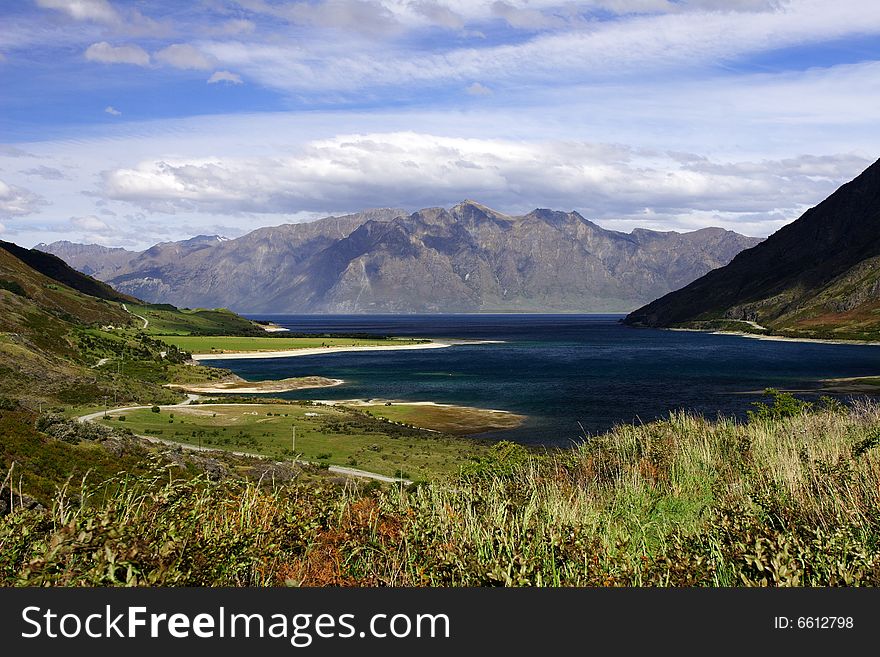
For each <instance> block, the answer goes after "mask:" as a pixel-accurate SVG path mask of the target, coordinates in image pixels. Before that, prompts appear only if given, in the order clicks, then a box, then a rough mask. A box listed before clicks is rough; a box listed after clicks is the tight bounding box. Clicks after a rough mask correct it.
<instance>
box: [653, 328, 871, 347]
mask: <svg viewBox="0 0 880 657" xmlns="http://www.w3.org/2000/svg"><path fill="white" fill-rule="evenodd" d="M660 330H661V331H680V332H686V333H708V334H710V335H733V336H737V337H740V338H751V339H753V340H768V341H772V342H804V343H808V344H840V345H858V346H861V347H880V342H875V341H870V340H842V339H834V338H792V337H788V336H785V335H762V334H760V333H748V332H747V331H711V330H706V329H695V328H663V329H660Z"/></svg>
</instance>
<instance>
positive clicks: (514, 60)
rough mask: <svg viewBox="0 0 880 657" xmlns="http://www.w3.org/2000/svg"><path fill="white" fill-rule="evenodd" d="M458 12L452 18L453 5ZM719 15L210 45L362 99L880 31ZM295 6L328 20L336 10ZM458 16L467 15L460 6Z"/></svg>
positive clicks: (309, 86)
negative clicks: (370, 42)
mask: <svg viewBox="0 0 880 657" xmlns="http://www.w3.org/2000/svg"><path fill="white" fill-rule="evenodd" d="M508 4H511V5H512V3H508ZM519 4H520V7H521V8H523V7H527V6H528V7H531V6H532V5H526V4H525V3H519ZM557 4H558V3H557ZM398 5H400V3H396V4H395V3H390V2H389V3H386V4H384V5H382V7H383V10H384V14H382V13H381V12H380V14H379V15H385V14H388V15H389V16H392V17H399V13H400V12H403V9H400V8H399V6H398ZM334 6H335V5H334ZM449 6H450V9H453V7H452V3H449ZM481 6H482V7H484V8H486V7H488V8H491V7H492V6H494V5H492V4H485V5H482V4H481ZM505 6H506V5H505ZM559 6H560V7H561V8H563V9H564V5H559ZM710 6H711V5H709V4H706V3H705V2H704V3H700V4H699V5H697V6H696V10H694V11H680V9H681V7H680V6H677V5H676V4H672V3H668V8H667V11H666V12H665V13H654V14H647V15H633V16H626V17H624V18H622V19H620V20H615V21H587V22H585V23H584V25H583V26H582V27H578V28H577V29H568V30H562V31H552V30H551V31H548V32H540V33H538V34H537V35H536V36H534V37H533V38H530V39H527V40H525V41H523V42H521V43H506V44H502V45H490V46H486V47H479V48H476V47H472V46H471V45H468V46H466V47H452V48H447V49H440V50H441V52H437V49H431V50H428V51H427V52H425V51H420V50H413V49H411V48H405V47H397V46H395V45H394V44H393V43H387V42H383V43H382V44H381V46H380V49H377V48H371V47H368V46H361V47H353V46H352V44H351V43H348V42H336V41H326V39H325V40H322V41H317V40H313V41H307V40H299V39H297V40H290V41H287V42H285V41H277V42H273V41H265V40H264V41H261V42H258V43H254V42H236V41H225V42H212V43H206V44H203V49H204V50H205V51H206V52H209V53H210V54H212V55H214V56H215V57H216V58H217V59H218V60H219V61H220V62H222V63H223V64H225V65H227V66H229V67H230V68H235V69H236V70H240V71H243V72H245V73H246V74H247V75H248V77H251V78H254V79H257V80H259V81H260V82H262V83H263V84H265V85H268V86H271V87H274V88H279V89H283V90H287V91H290V92H294V93H296V92H302V91H308V90H320V91H322V92H329V91H333V90H336V91H343V92H353V91H356V90H359V89H364V88H373V87H376V86H379V85H406V86H407V87H408V86H409V85H413V84H415V85H419V84H424V85H431V84H439V83H443V82H464V81H466V80H475V79H476V80H491V81H493V83H494V84H493V86H496V87H497V86H498V84H499V83H505V82H508V83H515V84H517V85H528V84H539V85H541V86H553V85H554V84H555V85H557V86H558V85H568V84H572V83H576V82H579V81H580V82H583V81H589V80H611V79H615V78H619V77H620V76H645V75H646V74H656V73H657V72H659V71H670V72H672V73H674V74H676V75H680V74H681V72H682V71H686V70H697V69H705V68H706V67H708V66H711V65H719V64H720V65H723V64H726V63H728V62H730V61H733V60H736V59H737V58H740V57H743V56H745V55H750V54H753V53H760V52H766V51H770V50H774V49H779V48H785V47H790V46H795V45H801V44H809V43H814V42H816V41H823V42H824V41H830V40H834V39H842V38H845V37H847V36H856V35H862V34H872V33H877V32H878V31H880V3H877V2H875V1H874V0H839V1H838V2H836V3H835V6H834V11H833V12H829V11H828V5H827V3H826V2H824V0H798V1H797V2H791V3H784V4H779V5H778V7H777V5H776V4H775V3H772V4H770V3H759V4H758V5H756V6H759V7H761V8H763V9H765V10H764V11H738V12H729V11H702V10H701V9H702V8H704V7H710ZM749 6H751V7H752V8H754V6H755V3H750V4H748V5H746V4H743V3H738V5H736V7H740V8H746V7H749ZM296 7H301V8H302V11H303V12H319V11H324V10H323V9H321V8H327V7H330V4H328V3H320V4H315V5H312V4H303V5H296ZM393 7H397V11H398V13H395V12H394V11H392V8H393ZM676 7H677V9H678V10H676ZM454 9H455V10H456V11H464V9H462V8H461V7H459V6H458V5H456V6H455V7H454ZM327 11H329V10H327ZM410 11H411V10H410ZM400 15H402V14H400ZM337 20H340V21H341V20H342V19H341V18H339V17H337ZM377 20H378V19H377ZM383 20H385V19H383ZM388 20H390V19H388ZM401 20H402V19H401ZM364 29H366V28H364ZM554 81H555V82H554Z"/></svg>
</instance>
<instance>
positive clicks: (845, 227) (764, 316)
mask: <svg viewBox="0 0 880 657" xmlns="http://www.w3.org/2000/svg"><path fill="white" fill-rule="evenodd" d="M625 321H626V322H627V323H629V324H632V325H641V326H657V327H673V326H682V327H694V328H719V327H720V328H725V327H730V326H731V325H733V326H739V325H745V322H753V323H755V324H758V325H761V326H765V327H767V329H769V330H771V331H773V332H775V333H781V334H785V335H792V336H805V337H830V338H835V337H836V338H847V339H876V338H878V337H880V161H878V162H875V163H874V164H873V165H871V166H870V167H869V168H868V169H866V170H865V171H864V172H863V173H862V174H861V175H859V176H858V177H857V178H855V179H854V180H852V181H851V182H849V183H846V184H845V185H843V186H842V187H841V188H840V189H838V190H837V191H836V192H834V193H833V194H832V195H831V196H829V197H828V198H827V199H825V200H824V201H822V203H820V204H819V205H817V206H816V207H814V208H811V209H810V210H808V211H807V212H805V213H804V214H803V215H802V216H801V217H800V218H799V219H797V220H796V221H794V222H792V223H790V224H788V225H787V226H785V227H783V228H782V229H780V230H779V231H777V232H776V233H774V234H773V235H771V236H770V237H769V238H767V239H766V240H765V241H764V242H762V243H761V244H759V245H757V246H755V247H753V248H751V249H748V250H746V251H743V252H742V253H740V254H739V255H737V256H736V257H735V258H734V259H733V260H732V261H731V262H730V263H729V264H728V265H726V266H724V267H721V268H719V269H716V270H714V271H711V272H709V273H708V274H706V275H705V276H703V277H702V278H699V279H698V280H696V281H694V282H693V283H691V284H690V285H687V286H685V287H684V288H682V289H680V290H678V291H675V292H672V293H670V294H667V295H666V296H664V297H662V298H660V299H657V300H656V301H654V302H652V303H650V304H648V305H646V306H644V307H643V308H639V309H638V310H636V311H634V312H633V313H631V314H630V315H629V316H628V317H627V318H626V320H625Z"/></svg>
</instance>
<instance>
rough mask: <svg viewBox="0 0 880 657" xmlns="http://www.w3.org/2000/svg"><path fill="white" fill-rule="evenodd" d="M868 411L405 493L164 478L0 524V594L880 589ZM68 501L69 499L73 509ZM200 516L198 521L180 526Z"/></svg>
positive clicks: (772, 413) (601, 448) (690, 426)
mask: <svg viewBox="0 0 880 657" xmlns="http://www.w3.org/2000/svg"><path fill="white" fill-rule="evenodd" d="M878 444H880V408H878V407H877V406H876V405H868V404H857V405H856V406H855V407H854V408H852V409H850V410H847V409H843V408H840V407H838V406H836V405H834V404H829V405H824V406H819V407H812V406H810V405H808V404H805V403H803V402H799V401H797V400H795V399H794V398H792V397H789V396H786V395H777V398H776V401H775V402H774V403H773V404H772V405H767V406H765V407H764V408H763V409H759V410H758V411H757V412H756V413H754V414H753V415H752V417H751V418H750V421H749V422H748V423H737V422H735V421H733V420H719V421H716V422H711V421H708V420H705V419H702V418H697V417H693V416H690V415H687V414H683V413H678V414H673V415H672V416H670V418H669V419H668V420H664V421H659V422H655V423H652V424H649V425H643V426H621V427H618V428H617V429H615V430H613V431H611V432H610V433H608V434H606V435H603V436H597V437H594V438H592V439H590V440H589V441H587V442H585V443H584V444H582V445H580V446H579V447H577V448H575V449H573V450H569V451H560V452H554V453H550V454H547V455H543V456H541V455H535V454H529V453H527V452H525V451H524V450H523V449H522V448H520V447H517V446H515V445H512V444H509V443H500V444H498V445H496V447H495V448H493V451H492V453H491V454H490V455H487V456H485V457H483V458H482V459H480V460H479V461H477V462H475V463H473V464H472V465H471V466H469V467H468V468H466V469H464V470H463V471H462V472H461V474H459V475H457V476H454V477H452V478H450V479H447V480H435V481H432V482H429V483H426V484H423V485H420V486H416V487H412V488H399V487H394V488H391V489H388V488H377V487H375V486H369V487H366V488H364V487H354V488H351V487H349V488H338V487H331V488H326V487H321V486H317V487H316V486H315V485H300V484H297V483H296V482H293V483H289V484H284V485H275V486H267V485H266V480H265V479H264V480H263V482H262V484H258V483H254V482H248V481H237V480H223V481H219V482H218V481H210V480H209V479H207V478H205V477H204V476H202V477H196V478H195V479H192V478H179V479H176V480H174V479H172V480H170V481H169V479H168V475H167V474H164V471H158V472H155V473H151V474H142V475H126V476H120V477H118V478H113V479H110V480H107V481H100V482H99V481H97V480H91V481H90V482H86V484H85V485H83V486H82V487H81V488H77V489H75V490H67V491H65V492H62V493H59V494H58V497H57V500H56V502H55V503H54V504H53V506H52V508H51V510H46V509H31V510H27V509H20V510H18V511H16V512H15V513H14V514H10V515H7V516H6V517H5V518H3V519H0V564H3V568H2V575H0V576H2V578H3V580H2V581H3V582H4V583H5V584H8V585H42V584H56V585H57V584H62V585H83V584H90V585H156V584H165V585H191V586H192V585H212V586H214V585H223V586H254V585H265V586H270V585H294V586H296V585H345V586H363V585H370V586H382V585H397V586H425V585H431V586H497V585H507V586H521V585H545V586H546V585H578V586H583V585H600V586H607V585H611V586H619V585H660V586H718V585H747V586H815V585H821V586H828V585H831V586H840V585H877V584H880V514H878V509H880V493H878V491H880V455H878V450H877V446H878ZM80 500H81V502H82V503H80ZM193 518H198V519H199V521H198V522H193V521H192V519H193Z"/></svg>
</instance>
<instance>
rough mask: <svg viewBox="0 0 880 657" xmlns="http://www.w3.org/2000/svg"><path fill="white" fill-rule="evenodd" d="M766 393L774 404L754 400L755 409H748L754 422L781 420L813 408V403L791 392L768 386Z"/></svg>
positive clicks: (750, 418)
mask: <svg viewBox="0 0 880 657" xmlns="http://www.w3.org/2000/svg"><path fill="white" fill-rule="evenodd" d="M764 394H765V395H768V396H769V397H770V399H771V400H772V402H773V403H772V405H767V404H765V403H763V402H754V403H753V404H752V406H754V407H755V410H753V411H747V414H748V416H749V420H750V421H752V422H756V421H761V420H781V419H783V418H786V417H794V416H796V415H802V414H803V413H808V412H810V411H811V410H813V404H811V403H810V402H806V401H803V400H801V399H798V398H797V397H795V396H794V395H793V394H791V393H790V392H780V391H779V390H777V389H776V388H767V389H766V390H764Z"/></svg>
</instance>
